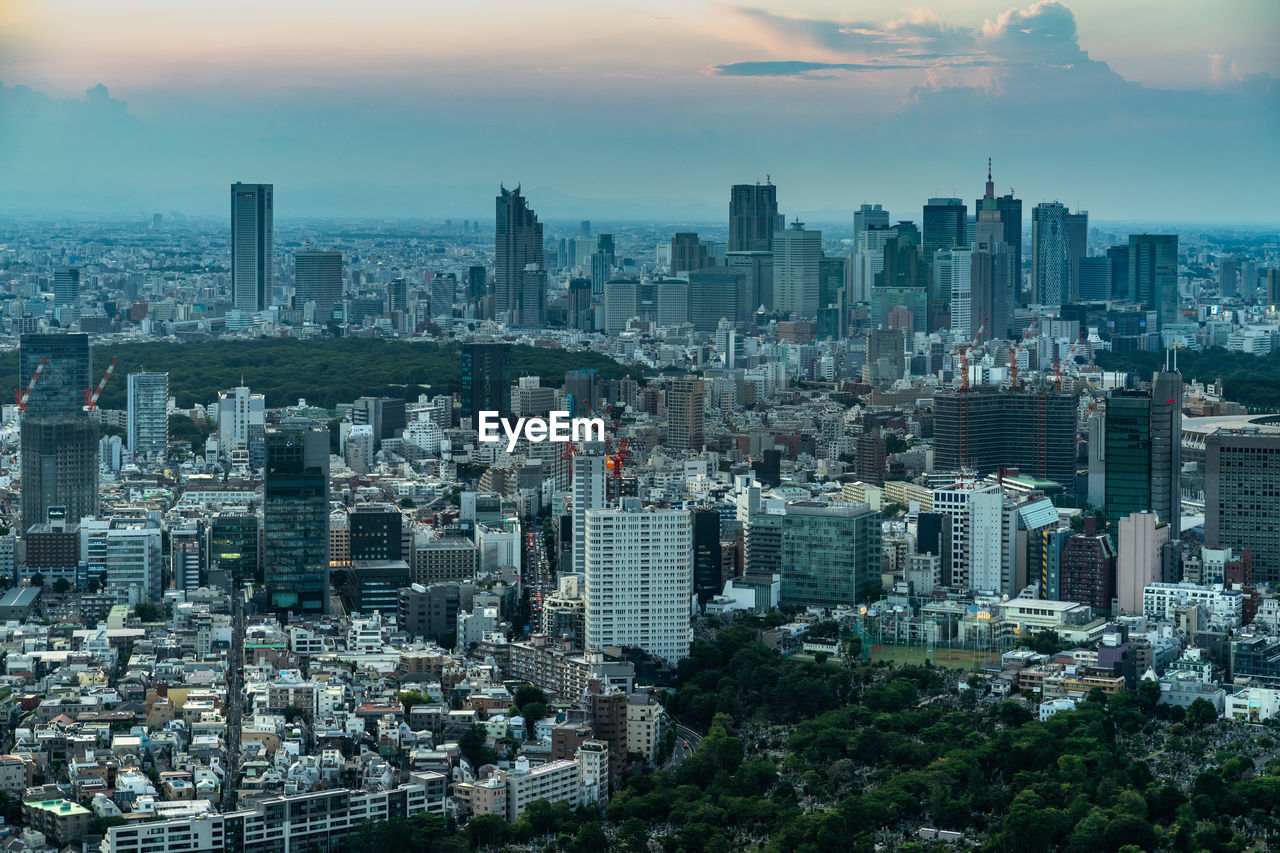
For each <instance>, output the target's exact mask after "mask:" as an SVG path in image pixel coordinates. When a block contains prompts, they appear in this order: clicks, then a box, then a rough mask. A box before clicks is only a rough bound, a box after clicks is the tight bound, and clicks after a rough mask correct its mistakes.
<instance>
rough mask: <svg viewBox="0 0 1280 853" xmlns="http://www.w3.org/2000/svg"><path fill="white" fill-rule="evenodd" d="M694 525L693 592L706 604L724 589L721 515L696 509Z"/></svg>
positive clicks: (708, 510)
mask: <svg viewBox="0 0 1280 853" xmlns="http://www.w3.org/2000/svg"><path fill="white" fill-rule="evenodd" d="M692 523H693V591H694V593H695V594H697V596H698V603H699V604H706V603H707V602H708V601H710V600H711V599H712V598H713V597H715V596H717V595H719V594H720V591H721V590H722V589H723V588H724V587H723V585H722V584H721V578H720V565H721V563H720V513H719V512H718V511H716V510H714V509H695V510H694V511H693V513H692Z"/></svg>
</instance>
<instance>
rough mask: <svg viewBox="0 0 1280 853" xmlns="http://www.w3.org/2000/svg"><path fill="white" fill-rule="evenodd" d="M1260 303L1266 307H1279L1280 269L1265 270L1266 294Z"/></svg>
mask: <svg viewBox="0 0 1280 853" xmlns="http://www.w3.org/2000/svg"><path fill="white" fill-rule="evenodd" d="M1262 301H1263V302H1265V303H1266V304H1267V305H1280V269H1269V270H1267V282H1266V292H1265V293H1263V296H1262Z"/></svg>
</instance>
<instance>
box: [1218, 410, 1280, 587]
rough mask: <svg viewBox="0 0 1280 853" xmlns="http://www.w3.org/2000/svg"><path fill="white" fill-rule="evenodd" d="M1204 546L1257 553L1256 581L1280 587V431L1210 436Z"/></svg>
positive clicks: (1252, 429)
mask: <svg viewBox="0 0 1280 853" xmlns="http://www.w3.org/2000/svg"><path fill="white" fill-rule="evenodd" d="M1204 453H1205V478H1204V483H1205V525H1204V533H1205V545H1206V546H1208V547H1210V548H1230V549H1232V550H1233V551H1236V552H1240V551H1250V552H1252V553H1253V570H1254V580H1256V581H1257V582H1258V583H1265V584H1271V585H1275V584H1280V523H1277V520H1278V519H1280V429H1278V428H1276V427H1275V426H1262V427H1246V428H1244V429H1239V430H1230V431H1228V430H1218V431H1216V432H1213V433H1211V434H1209V435H1208V436H1206V437H1205V441H1204Z"/></svg>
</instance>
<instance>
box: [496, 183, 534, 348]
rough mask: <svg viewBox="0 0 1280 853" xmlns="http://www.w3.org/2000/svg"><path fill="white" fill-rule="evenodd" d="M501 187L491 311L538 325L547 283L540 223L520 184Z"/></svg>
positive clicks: (506, 318)
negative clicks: (512, 188)
mask: <svg viewBox="0 0 1280 853" xmlns="http://www.w3.org/2000/svg"><path fill="white" fill-rule="evenodd" d="M500 190H501V192H500V193H499V195H498V197H497V199H496V225H495V234H494V240H495V243H494V285H493V293H494V297H495V299H494V310H495V311H496V312H497V315H498V318H499V319H501V320H504V321H506V322H508V323H510V324H511V325H513V326H523V327H526V328H541V327H542V325H543V323H544V320H545V315H546V285H547V274H546V269H545V259H544V255H543V252H544V248H543V241H542V223H540V222H538V216H537V214H535V213H534V212H533V210H532V209H531V208H530V207H529V203H528V201H527V200H526V199H525V197H524V196H522V195H521V194H520V187H516V188H515V189H514V190H509V189H507V188H506V187H500Z"/></svg>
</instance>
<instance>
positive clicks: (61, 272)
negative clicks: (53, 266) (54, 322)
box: [53, 267, 80, 308]
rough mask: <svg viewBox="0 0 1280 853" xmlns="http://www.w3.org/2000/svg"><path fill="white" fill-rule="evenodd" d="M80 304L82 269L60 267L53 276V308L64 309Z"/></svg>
mask: <svg viewBox="0 0 1280 853" xmlns="http://www.w3.org/2000/svg"><path fill="white" fill-rule="evenodd" d="M79 303H80V268H79V267H59V268H58V269H57V270H55V271H54V274H53V306H54V307H55V308H62V307H63V306H67V305H71V306H74V305H78V304H79Z"/></svg>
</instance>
